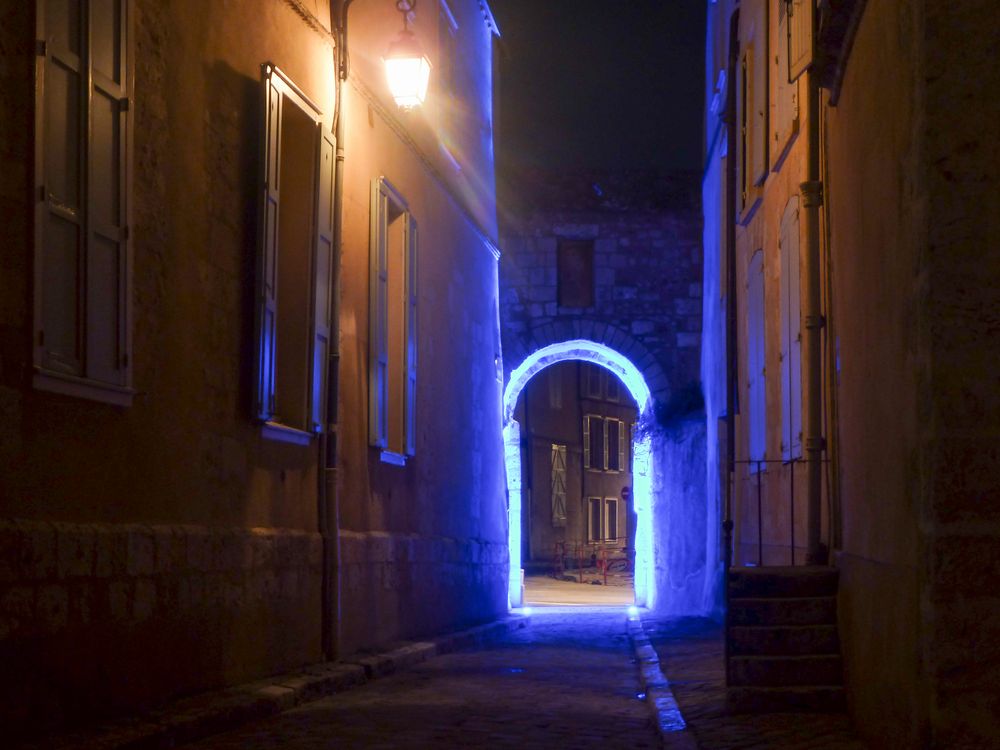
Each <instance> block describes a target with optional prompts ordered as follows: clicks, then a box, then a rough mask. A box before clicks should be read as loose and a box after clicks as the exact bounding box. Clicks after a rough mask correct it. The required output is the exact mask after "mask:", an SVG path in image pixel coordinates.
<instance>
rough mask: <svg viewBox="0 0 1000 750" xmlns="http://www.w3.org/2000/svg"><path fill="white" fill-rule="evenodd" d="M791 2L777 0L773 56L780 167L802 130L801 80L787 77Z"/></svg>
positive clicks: (775, 154)
mask: <svg viewBox="0 0 1000 750" xmlns="http://www.w3.org/2000/svg"><path fill="white" fill-rule="evenodd" d="M787 11H788V6H787V5H786V2H785V0H778V30H777V49H776V50H775V51H774V54H773V55H772V56H771V58H770V59H771V60H773V65H772V73H773V76H772V77H773V79H774V99H775V101H774V117H773V118H772V122H771V168H772V169H773V170H774V171H777V170H778V169H779V168H780V167H781V163H782V161H783V160H784V158H785V156H786V154H787V153H788V150H789V148H790V147H791V145H792V141H793V140H794V136H795V135H796V134H797V133H798V131H799V111H798V84H797V83H791V82H789V80H788V43H787V42H788V12H787Z"/></svg>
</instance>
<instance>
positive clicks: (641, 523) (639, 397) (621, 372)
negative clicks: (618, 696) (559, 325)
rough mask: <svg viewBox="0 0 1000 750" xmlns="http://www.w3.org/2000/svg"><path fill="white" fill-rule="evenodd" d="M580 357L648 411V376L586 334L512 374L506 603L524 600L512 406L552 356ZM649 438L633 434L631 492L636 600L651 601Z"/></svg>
mask: <svg viewBox="0 0 1000 750" xmlns="http://www.w3.org/2000/svg"><path fill="white" fill-rule="evenodd" d="M566 360H582V361H584V362H592V363H594V364H595V365H600V366H601V367H604V368H606V369H608V370H610V371H611V372H613V373H614V374H615V375H617V376H618V377H619V378H620V379H621V381H622V382H623V383H624V384H625V387H626V388H628V390H629V393H630V394H631V395H632V398H633V399H635V402H636V404H637V405H638V407H639V415H640V420H642V419H643V417H646V416H648V415H649V411H650V410H651V409H652V405H653V398H652V394H651V393H650V391H649V386H648V385H646V380H645V378H643V376H642V373H641V372H640V371H639V368H637V367H636V366H635V365H634V364H632V362H631V361H630V360H629V359H628V358H627V357H625V356H623V355H621V354H619V353H618V352H616V351H615V350H614V349H611V348H610V347H608V346H605V345H604V344H598V343H597V342H596V341H588V340H586V339H574V340H572V341H564V342H562V343H559V344H551V345H549V346H546V347H543V348H541V349H539V350H538V351H536V352H534V353H533V354H531V355H529V356H528V357H527V358H526V359H525V360H524V362H522V363H521V364H520V365H519V366H518V367H517V368H516V369H515V370H514V371H513V372H512V373H511V374H510V381H509V382H508V383H507V387H506V388H505V389H504V394H503V415H504V428H503V438H504V451H505V458H506V463H507V491H508V495H509V500H508V502H509V517H508V521H509V530H510V532H509V533H510V539H509V546H510V587H509V595H510V605H511V606H512V607H520V606H522V605H523V603H524V602H523V600H522V596H523V593H522V589H521V432H520V425H519V424H518V423H517V421H516V420H515V419H514V408H515V407H516V406H517V398H518V396H519V395H520V393H521V391H522V390H523V389H524V387H525V386H526V385H527V384H528V381H529V380H531V378H532V377H534V376H535V375H536V374H537V373H538V372H539V371H541V370H543V369H545V368H546V367H548V366H549V365H552V364H555V363H556V362H563V361H566ZM650 455H651V453H650V438H649V436H648V435H643V436H637V438H636V439H635V441H634V442H633V445H632V456H633V458H632V497H633V504H634V508H635V513H636V533H635V601H636V603H637V604H640V605H643V606H646V607H650V608H651V607H653V606H654V600H655V597H656V588H655V586H654V585H653V518H652V516H653V512H652V511H653V481H652V463H651V461H650Z"/></svg>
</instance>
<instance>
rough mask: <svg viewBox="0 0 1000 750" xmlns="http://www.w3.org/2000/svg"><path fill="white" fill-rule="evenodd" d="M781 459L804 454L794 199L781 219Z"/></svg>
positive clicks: (797, 234)
mask: <svg viewBox="0 0 1000 750" xmlns="http://www.w3.org/2000/svg"><path fill="white" fill-rule="evenodd" d="M779 250H780V254H781V394H782V419H781V457H782V459H784V460H786V461H787V460H790V459H792V458H797V457H799V456H801V455H802V447H801V442H802V434H801V433H802V350H801V346H802V340H801V330H800V327H801V320H800V319H801V308H800V299H799V294H800V290H799V283H800V282H799V208H798V197H797V196H793V197H792V198H791V199H790V200H789V201H788V204H787V205H786V207H785V212H784V214H783V216H782V218H781V233H780V239H779Z"/></svg>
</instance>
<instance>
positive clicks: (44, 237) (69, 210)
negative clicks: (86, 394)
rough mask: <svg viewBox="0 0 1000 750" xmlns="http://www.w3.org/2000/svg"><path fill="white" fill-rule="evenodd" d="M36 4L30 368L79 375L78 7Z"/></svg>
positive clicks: (81, 33) (81, 70) (82, 148)
mask: <svg viewBox="0 0 1000 750" xmlns="http://www.w3.org/2000/svg"><path fill="white" fill-rule="evenodd" d="M47 5H48V3H46V2H44V0H38V2H37V3H36V23H37V37H38V41H37V47H38V51H39V53H40V55H39V57H38V60H37V61H36V76H37V78H36V80H37V89H36V96H35V146H36V153H35V180H36V183H35V187H36V200H37V201H38V203H37V204H36V209H35V290H34V292H35V295H34V298H35V325H36V336H35V339H34V341H35V355H34V362H35V366H36V367H38V368H41V369H45V370H50V371H53V372H58V373H62V374H66V375H83V374H84V369H83V368H84V331H83V315H84V297H83V289H82V283H81V282H82V279H83V278H84V274H85V267H86V260H85V253H86V248H85V241H84V237H85V232H86V211H87V202H86V196H85V194H84V190H85V185H86V183H85V180H84V175H85V174H86V163H87V162H86V157H87V154H86V138H87V119H86V118H87V111H86V101H87V79H88V69H87V68H88V66H87V60H86V57H85V54H86V53H85V50H86V44H85V41H86V28H87V23H86V16H87V13H86V5H85V4H84V3H69V4H68V5H67V6H66V8H65V9H64V10H63V11H62V12H61V13H57V12H55V11H53V12H49V10H48V8H47V7H46V6H47Z"/></svg>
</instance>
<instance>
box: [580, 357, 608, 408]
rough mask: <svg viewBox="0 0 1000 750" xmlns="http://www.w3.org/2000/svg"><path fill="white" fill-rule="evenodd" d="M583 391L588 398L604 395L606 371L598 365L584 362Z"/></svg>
mask: <svg viewBox="0 0 1000 750" xmlns="http://www.w3.org/2000/svg"><path fill="white" fill-rule="evenodd" d="M581 367H582V368H583V373H582V374H583V392H584V394H585V396H586V397H587V398H592V399H600V398H601V397H603V396H604V382H603V381H604V371H603V370H602V369H601V368H600V367H598V366H597V365H592V364H588V363H586V362H584V363H583V364H582V365H581Z"/></svg>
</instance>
